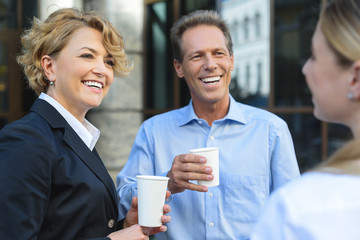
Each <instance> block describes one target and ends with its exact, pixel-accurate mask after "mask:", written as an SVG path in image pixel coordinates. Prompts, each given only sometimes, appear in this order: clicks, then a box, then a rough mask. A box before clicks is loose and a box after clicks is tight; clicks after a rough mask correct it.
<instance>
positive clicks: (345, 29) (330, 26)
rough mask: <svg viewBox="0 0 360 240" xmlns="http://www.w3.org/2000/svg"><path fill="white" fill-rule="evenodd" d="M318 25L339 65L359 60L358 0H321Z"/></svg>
mask: <svg viewBox="0 0 360 240" xmlns="http://www.w3.org/2000/svg"><path fill="white" fill-rule="evenodd" d="M319 24H320V29H321V31H322V33H323V34H324V36H325V38H326V40H327V42H328V44H329V46H330V48H332V49H333V50H334V52H335V54H336V56H337V59H338V62H339V64H340V65H342V66H345V67H346V66H350V65H351V64H352V63H353V62H354V61H356V60H359V59H360V1H359V0H328V1H326V0H323V8H322V10H321V13H320V20H319Z"/></svg>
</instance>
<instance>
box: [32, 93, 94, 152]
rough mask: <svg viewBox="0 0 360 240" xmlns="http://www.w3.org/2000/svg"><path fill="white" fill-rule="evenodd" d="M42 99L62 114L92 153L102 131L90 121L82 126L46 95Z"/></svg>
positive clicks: (41, 96)
mask: <svg viewBox="0 0 360 240" xmlns="http://www.w3.org/2000/svg"><path fill="white" fill-rule="evenodd" d="M39 98H40V99H43V100H45V101H46V102H48V103H49V104H50V105H51V106H53V107H54V108H55V109H56V110H57V111H58V112H59V113H60V114H61V116H63V118H65V120H66V121H67V123H68V124H69V125H70V126H71V128H72V129H73V130H74V131H75V132H76V133H77V135H79V137H80V138H81V140H83V142H84V143H85V144H86V146H88V148H89V149H90V150H91V151H92V150H93V149H94V147H95V144H96V142H97V141H98V139H99V137H100V131H99V129H97V128H96V127H95V126H94V125H92V124H91V123H90V122H89V121H88V120H86V119H84V123H83V124H82V123H81V122H80V121H79V120H78V119H77V118H76V117H74V116H73V115H72V114H71V113H70V112H69V111H68V110H66V109H65V108H64V107H63V106H62V105H61V104H60V103H59V102H58V101H56V100H55V99H54V98H52V97H50V96H49V95H47V94H46V93H43V92H42V93H41V94H40V96H39Z"/></svg>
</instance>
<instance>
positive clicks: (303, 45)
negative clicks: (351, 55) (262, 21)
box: [274, 0, 320, 107]
mask: <svg viewBox="0 0 360 240" xmlns="http://www.w3.org/2000/svg"><path fill="white" fill-rule="evenodd" d="M319 5H320V0H302V1H286V0H275V27H274V28H275V30H274V57H275V61H274V66H275V68H274V71H275V79H274V80H275V89H274V90H275V105H276V106H277V107H280V106H281V107H284V106H285V107H287V106H291V107H304V106H312V103H311V97H310V92H309V89H308V87H307V85H306V83H305V79H304V76H303V74H302V72H301V68H302V66H303V65H304V63H305V61H306V60H307V58H308V57H309V56H310V49H311V37H312V34H313V31H314V29H315V26H316V22H317V20H318V15H319Z"/></svg>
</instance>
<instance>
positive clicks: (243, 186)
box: [225, 175, 267, 223]
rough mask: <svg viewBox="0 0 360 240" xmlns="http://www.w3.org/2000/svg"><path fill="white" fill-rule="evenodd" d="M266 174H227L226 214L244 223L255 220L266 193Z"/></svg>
mask: <svg viewBox="0 0 360 240" xmlns="http://www.w3.org/2000/svg"><path fill="white" fill-rule="evenodd" d="M266 183H267V181H266V178H265V177H264V176H239V175H227V176H226V177H225V216H226V217H227V218H229V219H233V220H235V221H241V222H244V223H248V222H255V221H256V220H257V218H258V216H259V213H260V210H261V207H262V206H263V205H264V203H265V201H266V199H267V195H266V189H267V186H266Z"/></svg>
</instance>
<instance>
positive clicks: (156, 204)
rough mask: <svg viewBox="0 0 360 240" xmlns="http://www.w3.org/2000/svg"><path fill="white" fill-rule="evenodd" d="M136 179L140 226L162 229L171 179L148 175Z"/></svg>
mask: <svg viewBox="0 0 360 240" xmlns="http://www.w3.org/2000/svg"><path fill="white" fill-rule="evenodd" d="M136 178H137V191H138V213H139V214H138V220H139V225H140V226H144V227H160V226H161V224H162V222H161V217H162V215H164V211H163V208H164V204H165V198H166V189H167V183H168V180H169V178H168V177H161V176H148V175H138V176H136Z"/></svg>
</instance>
